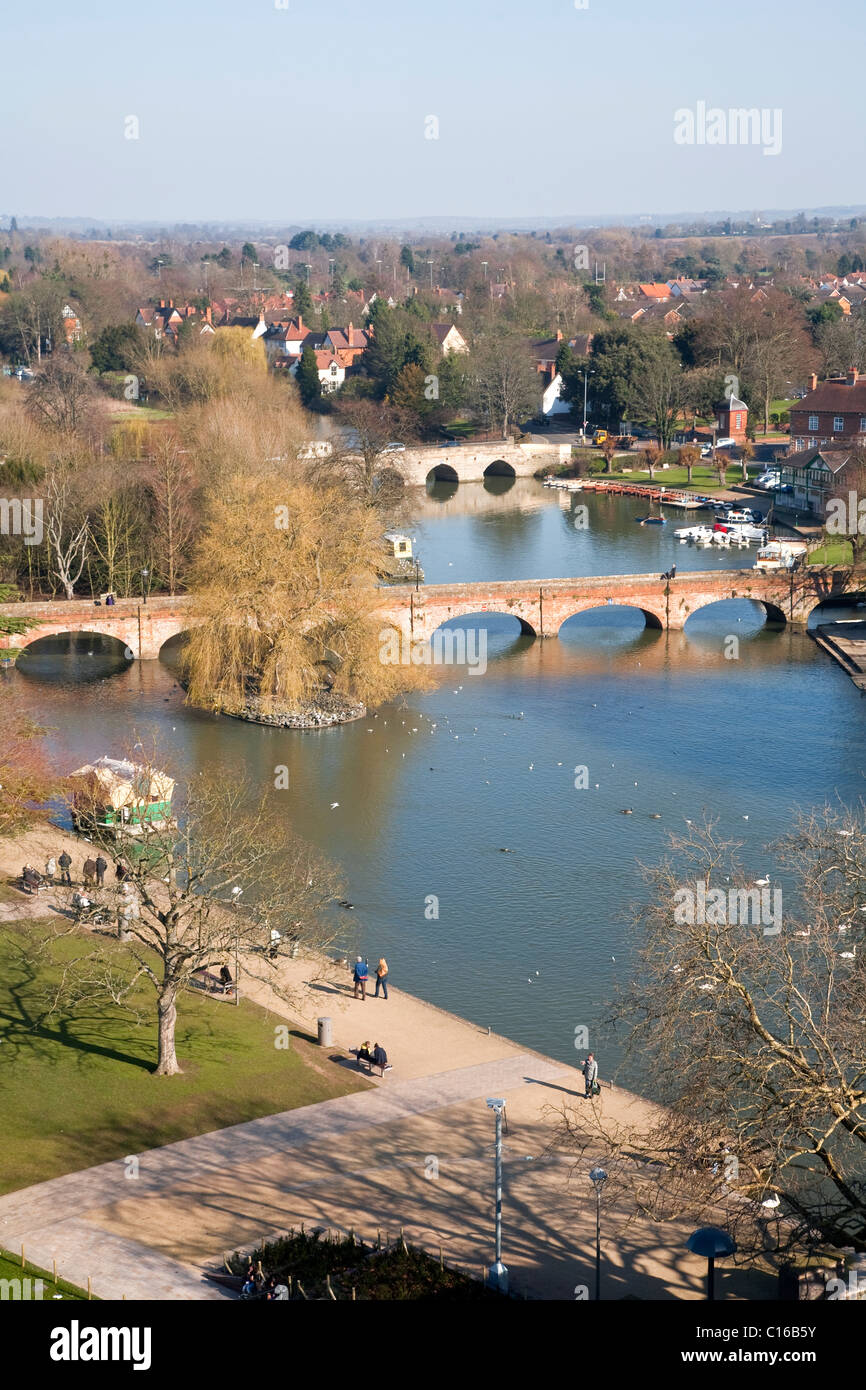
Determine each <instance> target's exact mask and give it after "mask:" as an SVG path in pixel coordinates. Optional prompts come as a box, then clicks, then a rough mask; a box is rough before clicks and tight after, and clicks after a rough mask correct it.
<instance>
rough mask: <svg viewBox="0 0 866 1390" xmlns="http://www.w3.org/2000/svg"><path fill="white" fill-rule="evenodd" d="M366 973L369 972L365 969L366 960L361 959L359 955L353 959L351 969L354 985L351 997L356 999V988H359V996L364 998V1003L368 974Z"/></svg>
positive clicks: (365, 1000)
mask: <svg viewBox="0 0 866 1390" xmlns="http://www.w3.org/2000/svg"><path fill="white" fill-rule="evenodd" d="M368 973H369V972H368V970H367V962H366V961H365V960H361V957H360V956H358V957H357V958H356V960H355V969H354V970H353V971H352V980H353V981H354V985H355V989H354V991H353V995H352V997H353V999H357V998H358V990H360V991H361V998H362V999H363V1000H364V1003H365V1004H366V1002H367V976H368Z"/></svg>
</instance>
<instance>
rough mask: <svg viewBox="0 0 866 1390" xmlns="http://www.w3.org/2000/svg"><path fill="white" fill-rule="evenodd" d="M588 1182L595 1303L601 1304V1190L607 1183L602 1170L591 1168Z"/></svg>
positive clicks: (605, 1175) (605, 1174)
mask: <svg viewBox="0 0 866 1390" xmlns="http://www.w3.org/2000/svg"><path fill="white" fill-rule="evenodd" d="M589 1180H590V1182H591V1183H592V1185H593V1187H594V1188H595V1301H596V1303H600V1302H601V1189H602V1188H603V1187H604V1185H605V1183H606V1182H607V1173H606V1172H605V1171H604V1169H603V1168H593V1170H592V1172H591V1173H590V1175H589Z"/></svg>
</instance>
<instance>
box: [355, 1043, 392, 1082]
mask: <svg viewBox="0 0 866 1390" xmlns="http://www.w3.org/2000/svg"><path fill="white" fill-rule="evenodd" d="M354 1052H355V1060H356V1061H357V1063H358V1070H359V1071H366V1073H367V1075H368V1076H375V1071H374V1068H375V1067H376V1066H378V1063H377V1062H372V1061H370V1060H369V1059H368V1058H367V1057H362V1056H361V1055H360V1052H359V1051H358V1049H357V1048H355V1049H354ZM393 1070H394V1068H393V1067H392V1065H391V1063H390V1062H386V1063H385V1065H384V1066H383V1067H380V1068H379V1075H380V1076H381V1077H384V1075H385V1072H386V1071H393Z"/></svg>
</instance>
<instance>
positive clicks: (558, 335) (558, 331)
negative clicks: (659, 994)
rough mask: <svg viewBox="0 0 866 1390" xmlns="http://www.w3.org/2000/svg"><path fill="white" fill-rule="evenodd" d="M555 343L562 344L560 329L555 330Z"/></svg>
mask: <svg viewBox="0 0 866 1390" xmlns="http://www.w3.org/2000/svg"><path fill="white" fill-rule="evenodd" d="M556 341H557V342H558V343H561V342H562V329H561V328H557V330H556Z"/></svg>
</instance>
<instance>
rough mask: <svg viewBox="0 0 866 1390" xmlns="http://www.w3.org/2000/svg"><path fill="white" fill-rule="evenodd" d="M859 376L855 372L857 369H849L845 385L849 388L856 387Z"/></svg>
mask: <svg viewBox="0 0 866 1390" xmlns="http://www.w3.org/2000/svg"><path fill="white" fill-rule="evenodd" d="M859 375H860V373H859V372H858V371H857V368H856V367H851V368H850V370H849V372H848V383H847V384H848V385H849V386H856V385H857V380H858V377H859Z"/></svg>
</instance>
